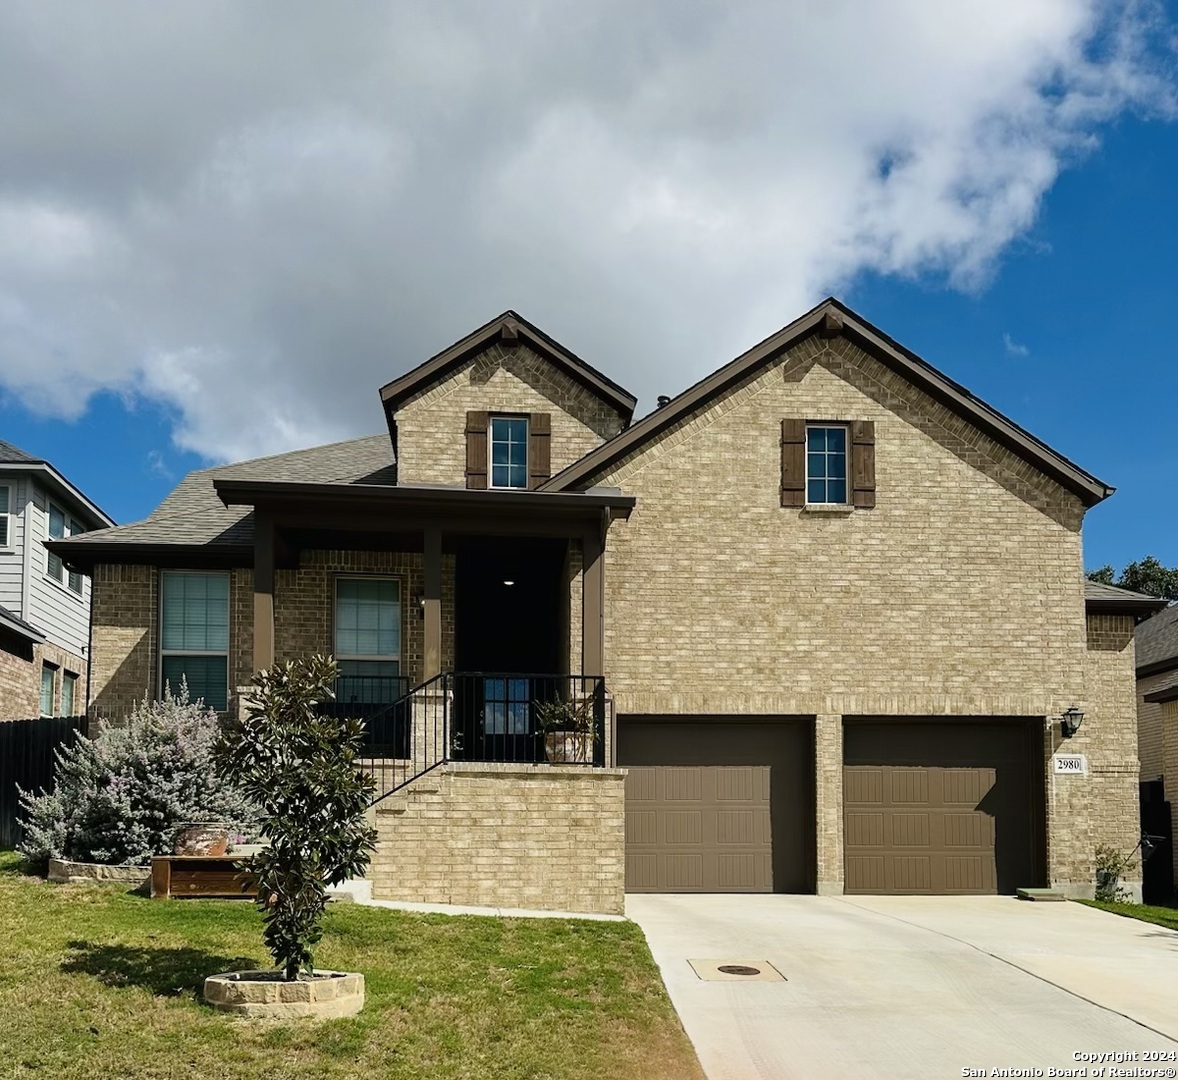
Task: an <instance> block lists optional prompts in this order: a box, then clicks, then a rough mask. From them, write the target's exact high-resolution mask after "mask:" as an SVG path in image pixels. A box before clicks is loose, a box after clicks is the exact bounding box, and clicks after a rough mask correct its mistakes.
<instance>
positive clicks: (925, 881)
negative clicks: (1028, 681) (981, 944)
mask: <svg viewBox="0 0 1178 1080" xmlns="http://www.w3.org/2000/svg"><path fill="white" fill-rule="evenodd" d="M1029 730H1030V729H1029V727H1028V726H1026V725H1023V724H1018V723H995V722H985V721H973V720H970V721H960V722H953V721H950V722H945V723H939V722H927V723H912V722H903V721H901V722H879V723H875V722H871V723H865V724H857V723H853V722H852V723H850V724H848V725H847V726H846V728H845V732H844V753H845V761H846V765H845V767H844V783H843V791H844V847H845V889H846V891H847V892H848V893H873V892H899V893H993V892H997V891H1000V890H1001V891H1005V892H1013V891H1014V889H1015V888H1017V887H1019V886H1021V885H1027V884H1036V883H1037V878H1036V875H1035V867H1036V865H1037V861H1036V855H1035V851H1034V844H1035V840H1034V833H1035V830H1034V828H1033V820H1034V814H1033V812H1032V802H1031V800H1032V797H1033V794H1032V793H1033V788H1032V783H1031V776H1032V774H1031V745H1032V744H1031V741H1030V739H1029V737H1028V735H1029Z"/></svg>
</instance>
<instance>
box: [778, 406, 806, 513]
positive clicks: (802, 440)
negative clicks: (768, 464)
mask: <svg viewBox="0 0 1178 1080" xmlns="http://www.w3.org/2000/svg"><path fill="white" fill-rule="evenodd" d="M781 505H782V506H805V505H806V421H805V420H782V421H781Z"/></svg>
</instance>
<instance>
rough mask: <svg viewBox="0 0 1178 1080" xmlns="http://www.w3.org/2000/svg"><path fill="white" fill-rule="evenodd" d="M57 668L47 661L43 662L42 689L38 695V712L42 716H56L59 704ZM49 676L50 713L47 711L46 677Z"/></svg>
mask: <svg viewBox="0 0 1178 1080" xmlns="http://www.w3.org/2000/svg"><path fill="white" fill-rule="evenodd" d="M57 670H58V669H57V667H56V666H55V665H54V664H50V663H48V662H47V661H45V660H42V661H41V687H40V690H39V692H38V695H37V711H38V713H39V715H41V716H56V715H57V713H56V712H54V706H55V705H56V704H57ZM46 675H48V676H49V711H48V712H46V711H45V676H46Z"/></svg>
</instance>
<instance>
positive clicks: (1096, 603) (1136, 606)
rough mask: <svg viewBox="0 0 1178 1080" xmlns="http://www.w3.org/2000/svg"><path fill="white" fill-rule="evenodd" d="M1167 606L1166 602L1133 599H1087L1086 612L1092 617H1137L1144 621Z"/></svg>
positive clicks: (1085, 602) (1085, 603)
mask: <svg viewBox="0 0 1178 1080" xmlns="http://www.w3.org/2000/svg"><path fill="white" fill-rule="evenodd" d="M1166 604H1167V601H1165V600H1153V599H1148V600H1144V599H1143V600H1135V599H1133V598H1131V597H1125V598H1120V597H1116V598H1112V599H1107V600H1106V599H1096V598H1089V597H1086V598H1085V599H1084V610H1085V611H1087V612H1088V613H1089V614H1090V615H1135V616H1137V617H1139V618H1143V619H1144V618H1148V617H1149V616H1150V615H1154V614H1156V613H1157V612H1159V611H1161V609H1162V608H1164V607H1165V606H1166Z"/></svg>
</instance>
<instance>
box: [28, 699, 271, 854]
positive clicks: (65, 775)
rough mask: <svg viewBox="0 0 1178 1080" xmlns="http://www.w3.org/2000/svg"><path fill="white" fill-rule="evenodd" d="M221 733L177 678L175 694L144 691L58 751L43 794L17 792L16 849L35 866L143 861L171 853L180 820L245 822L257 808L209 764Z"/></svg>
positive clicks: (209, 711) (213, 718) (240, 825)
mask: <svg viewBox="0 0 1178 1080" xmlns="http://www.w3.org/2000/svg"><path fill="white" fill-rule="evenodd" d="M220 731H221V725H220V721H219V719H218V717H217V714H216V713H215V712H214V711H213V710H212V709H209V708H206V707H205V706H204V704H202V703H201V702H199V701H196V702H194V701H190V700H189V698H188V687H187V686H186V685H184V684H183V683H182V684H181V686H180V692H179V694H178V695H177V696H175V697H168V698H166V699H165V700H164V701H148V700H147V698H146V697H145V698H144V699H143V701H142V702H140V704H139V705H137V706H136V707H135V709H134V711H133V712H132V713H131V715H130V716H129V717H128V718H127V721H126V723H125V724H121V725H118V726H112V727H108V728H106V729H104V730H103V731H102V732H100V733H99V734H98V735H97V736H95V737H94V738H93V739H87V738H79V739H78V741H77V742H76V743H75V744H74V745H73V746H71V747H69V748H67V749H65V750H59V751H58V754H57V765H56V768H55V770H54V790H53V792H52V793H50V794H40V795H37V794H34V793H33V792H29V791H21V792H20V804H21V811H22V815H21V817H22V821H21V824H22V825H23V826H24V839H23V840H22V842H21V843H20V845H19V848H20V851H21V853H22V854H23V855H24V857H25V858H26V859H27V860H28V861H29V862H30V863H32V864H33V865H40V866H43V865H44V864H46V863H47V862H48V860H49V859H51V858H55V859H75V860H78V861H81V862H98V863H143V862H146V861H147V860H149V859H150V858H151V856H152V855H158V854H165V853H170V852H171V850H172V841H173V837H174V835H175V833H176V830H177V829H179V827H180V826H181V825H183V824H185V823H186V822H193V821H218V822H226V823H228V824H230V825H233V826H235V827H236V828H238V830H241V829H242V828H244V827H248V825H249V824H250V823H252V822H253V821H255V820H256V818H257V813H256V811H255V810H254V808H253V806H252V804H251V803H250V802H249V801H248V799H246V798H245V796H244V795H242V794H241V792H240V790H239V789H238V787H237V786H236V785H234V784H233V783H232V781H231V780H226V779H221V778H219V777H218V776H217V774H216V771H215V768H214V765H213V747H214V746H215V745H216V743H217V739H218V737H219V735H220Z"/></svg>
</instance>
